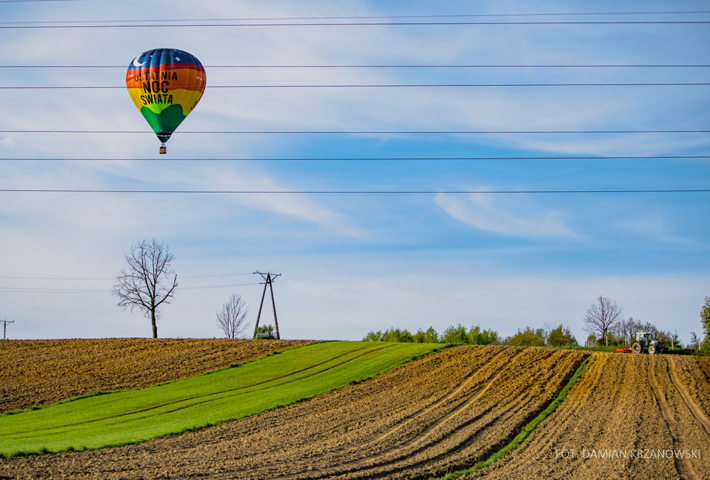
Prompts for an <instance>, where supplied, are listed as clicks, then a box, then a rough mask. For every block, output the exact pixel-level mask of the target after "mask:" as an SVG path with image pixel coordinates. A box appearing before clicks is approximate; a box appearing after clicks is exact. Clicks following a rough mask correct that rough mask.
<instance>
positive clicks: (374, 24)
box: [0, 20, 710, 30]
mask: <svg viewBox="0 0 710 480" xmlns="http://www.w3.org/2000/svg"><path fill="white" fill-rule="evenodd" d="M709 23H710V21H705V20H690V21H682V20H657V21H653V20H651V21H633V20H630V21H537V22H529V21H528V22H511V21H508V22H318V23H315V22H308V23H274V22H269V23H174V24H165V23H150V24H130V23H124V24H116V25H105V24H93V25H87V24H82V25H77V24H74V25H0V30H68V29H130V28H245V27H260V28H272V27H405V26H410V27H423V26H475V25H481V26H503V25H510V26H512V25H521V26H537V25H544V26H553V25H591V26H594V25H706V24H709Z"/></svg>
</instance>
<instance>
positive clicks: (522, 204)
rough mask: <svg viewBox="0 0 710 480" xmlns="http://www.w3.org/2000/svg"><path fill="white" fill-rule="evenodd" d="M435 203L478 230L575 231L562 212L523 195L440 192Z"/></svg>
mask: <svg viewBox="0 0 710 480" xmlns="http://www.w3.org/2000/svg"><path fill="white" fill-rule="evenodd" d="M435 201H436V204H437V205H438V206H439V207H441V209H442V210H444V211H445V212H446V213H447V214H449V215H450V216H451V217H453V218H455V219H456V220H458V221H460V222H463V223H465V224H467V225H470V226H472V227H475V228H477V229H479V230H484V231H487V232H492V233H497V234H501V235H508V236H514V237H527V238H561V239H565V238H572V237H575V236H576V234H575V233H574V232H573V231H572V230H571V229H570V228H569V227H568V226H567V225H566V224H565V223H564V221H563V220H562V219H563V217H564V214H563V213H562V212H560V211H557V210H549V209H545V208H544V207H541V206H538V205H535V204H534V202H533V201H532V200H531V199H530V198H527V197H524V196H517V195H516V196H515V197H512V196H510V197H506V198H504V199H503V198H501V196H494V195H491V194H483V193H473V194H468V195H466V196H460V195H452V194H444V193H439V194H437V196H436V199H435Z"/></svg>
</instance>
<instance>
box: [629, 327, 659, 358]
mask: <svg viewBox="0 0 710 480" xmlns="http://www.w3.org/2000/svg"><path fill="white" fill-rule="evenodd" d="M664 350H665V347H664V346H663V344H662V343H661V342H659V341H658V340H656V339H655V338H654V336H653V333H651V332H637V333H636V341H635V342H634V343H633V345H631V351H632V352H634V353H648V354H650V355H654V354H656V353H663V351H664Z"/></svg>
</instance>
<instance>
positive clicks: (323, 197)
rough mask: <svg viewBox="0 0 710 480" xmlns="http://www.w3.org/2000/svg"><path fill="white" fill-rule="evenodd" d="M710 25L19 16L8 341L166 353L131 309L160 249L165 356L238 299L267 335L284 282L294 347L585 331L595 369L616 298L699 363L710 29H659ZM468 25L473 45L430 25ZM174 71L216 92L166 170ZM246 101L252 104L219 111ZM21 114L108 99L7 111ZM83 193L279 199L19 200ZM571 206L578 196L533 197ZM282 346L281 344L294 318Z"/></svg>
mask: <svg viewBox="0 0 710 480" xmlns="http://www.w3.org/2000/svg"><path fill="white" fill-rule="evenodd" d="M708 10H709V9H708V8H707V4H706V2H704V1H693V0H674V1H673V2H670V1H653V0H649V1H644V2H633V1H632V2H624V3H623V4H619V3H618V2H612V1H581V0H580V1H569V2H564V3H561V2H551V1H538V2H533V3H531V2H524V1H505V0H501V1H486V0H478V1H476V2H470V1H455V0H450V1H446V2H430V1H427V2H425V1H403V0H388V1H386V2H383V1H363V0H348V1H334V0H328V1H316V0H302V1H299V2H293V1H285V0H284V1H277V0H258V1H257V0H254V1H226V0H212V1H210V2H194V1H189V2H188V1H181V0H171V1H169V2H168V1H162V0H156V1H153V2H151V4H150V8H149V9H147V8H146V7H145V3H144V2H135V1H122V2H111V1H101V0H95V1H88V0H87V1H45V2H24V1H20V2H7V1H3V2H0V18H1V19H2V22H0V87H2V88H0V320H3V319H6V320H10V321H14V323H13V324H10V325H8V329H7V335H8V338H28V339H35V338H103V337H147V336H150V335H151V329H150V322H149V320H147V319H146V318H145V317H144V316H143V315H142V314H141V313H140V312H139V311H136V310H134V311H133V312H130V311H123V310H121V309H120V308H118V307H117V306H116V303H117V301H118V299H117V298H116V297H114V296H113V295H112V294H111V289H112V286H113V283H114V281H115V277H116V276H117V275H118V274H119V272H120V270H121V269H122V268H124V266H125V258H124V256H125V254H127V253H128V252H129V251H130V249H131V246H132V245H134V244H136V243H138V242H140V241H141V240H143V239H152V238H155V239H156V240H158V241H159V242H161V243H163V244H165V245H167V246H168V247H169V250H170V252H171V253H172V254H174V256H175V260H174V262H173V267H174V269H175V272H176V273H177V275H178V280H179V287H178V289H177V291H176V294H175V298H174V299H173V302H172V303H171V304H170V305H166V306H165V307H164V308H163V309H162V318H161V320H160V321H159V324H158V333H159V336H161V337H173V338H175V337H180V338H187V337H199V338H212V337H220V336H222V332H221V331H220V330H219V328H218V327H217V325H216V315H215V314H216V311H217V310H220V309H221V307H222V304H223V302H225V301H226V300H227V299H228V298H229V296H230V295H232V294H238V295H241V296H242V297H243V299H244V301H245V302H246V304H247V307H248V308H249V316H248V320H249V321H250V325H251V327H252V328H253V326H254V324H255V322H256V316H257V312H258V310H259V302H260V300H261V295H262V289H263V285H260V284H259V282H260V281H261V278H260V277H259V276H258V275H254V274H253V272H255V271H257V270H258V271H262V272H267V271H268V272H272V273H280V274H281V276H280V277H278V278H277V280H276V281H275V283H274V293H275V300H276V308H277V312H278V320H279V327H280V332H281V335H282V338H291V339H342V340H359V339H361V338H362V337H364V336H365V335H366V334H367V333H368V332H370V331H374V330H384V329H387V328H391V327H397V328H407V329H409V330H410V331H412V332H415V331H416V330H418V329H427V328H428V327H430V326H433V327H434V328H435V329H436V330H438V331H439V332H442V331H443V330H444V329H445V328H447V327H448V326H450V325H457V324H459V323H460V324H463V325H464V326H467V327H470V326H473V325H480V326H481V327H482V328H485V329H493V330H496V331H498V332H499V333H500V334H501V335H502V336H508V335H512V334H515V333H516V331H517V330H518V329H523V328H525V327H526V326H531V327H533V328H540V327H543V326H546V325H547V326H550V325H559V324H563V325H565V326H568V327H570V328H571V330H572V332H573V333H574V335H575V336H576V337H577V339H578V340H579V341H580V342H583V341H584V339H585V338H586V333H585V332H584V330H583V322H582V319H583V317H584V314H585V312H586V310H587V309H588V308H589V307H590V306H591V305H592V304H593V303H594V302H595V301H596V299H597V297H599V296H606V297H608V298H610V299H612V300H614V301H616V302H617V303H618V304H619V305H620V306H621V307H623V309H624V317H625V318H628V317H633V318H634V319H637V320H641V321H643V322H651V323H653V324H655V325H657V326H658V327H659V328H660V329H662V330H666V331H672V332H673V331H677V333H678V335H679V336H680V338H681V340H682V341H683V342H685V343H687V342H688V341H689V339H690V335H691V332H696V333H698V334H702V328H701V324H700V317H699V312H700V309H701V307H702V305H703V303H704V298H705V296H707V295H710V273H709V272H710V240H709V239H710V225H709V223H708V221H707V219H708V218H710V216H709V214H710V193H708V192H688V190H708V189H710V159H708V158H707V157H708V155H710V133H708V130H710V129H709V128H708V127H709V126H710V122H709V120H710V111H709V110H708V108H707V107H708V104H709V102H710V86H708V85H707V83H708V82H709V81H710V50H708V48H707V45H709V44H710V24H703V23H674V24H667V23H666V24H662V23H638V22H669V21H676V22H703V21H710V11H708ZM672 12H680V13H672ZM683 12H685V13H683ZM688 12H689V13H688ZM641 13H643V14H641ZM541 14H544V15H541ZM337 17H347V18H337ZM445 22H454V23H459V24H458V25H431V23H445ZM471 22H477V23H485V24H483V25H481V24H479V25H471V24H465V23H471ZM530 22H537V23H539V22H543V23H544V24H537V25H534V24H533V25H530V24H525V23H530ZM551 22H552V23H551ZM555 22H557V23H558V24H555ZM559 22H564V24H559ZM584 22H592V23H584ZM593 22H607V23H602V24H599V23H593ZM608 22H617V23H608ZM618 22H622V23H618ZM623 22H637V23H633V24H629V23H623ZM220 23H222V24H224V23H227V24H231V25H232V26H221V27H220V26H215V25H217V24H220ZM279 23H281V24H288V25H280V26H279V25H274V24H279ZM303 23H308V24H310V25H295V24H303ZM314 23H331V25H313V24H314ZM342 23H360V24H362V23H379V24H380V25H342ZM393 23H395V25H393ZM396 23H419V25H396ZM421 23H430V25H421ZM521 23H523V24H521ZM176 24H177V25H183V26H180V27H176V26H169V25H176ZM186 24H191V25H194V24H199V25H202V26H193V27H185V26H184V25H186ZM235 24H251V26H234V25H235ZM254 24H259V25H254ZM332 24H338V25H332ZM18 27H23V28H18ZM37 27H41V28H37ZM67 27H72V28H67ZM96 27H101V28H96ZM160 47H170V48H177V49H181V50H185V51H188V52H190V53H191V54H193V55H194V56H196V57H197V58H199V59H200V61H201V62H202V64H203V65H204V66H205V69H206V75H207V89H206V91H205V93H204V96H203V97H202V99H201V101H200V103H199V105H198V106H197V108H196V109H195V110H194V112H193V113H192V114H191V115H190V116H189V117H188V118H187V119H186V120H185V122H184V123H183V124H182V125H181V126H180V127H179V128H178V130H177V132H176V133H175V134H174V136H173V138H172V139H171V140H170V142H169V143H168V153H167V155H160V154H159V153H158V146H159V145H160V142H159V141H158V140H157V138H156V137H155V136H154V135H153V133H152V131H151V130H150V127H149V126H148V124H147V123H146V122H145V120H144V119H143V118H142V116H141V115H140V113H139V111H138V110H137V109H136V108H135V106H134V105H133V103H132V102H131V100H130V98H129V96H128V94H127V92H126V90H125V81H124V80H125V72H126V69H127V67H128V65H129V63H130V62H131V61H132V60H133V59H134V58H135V57H136V56H137V55H139V54H140V53H142V52H144V51H147V50H150V49H153V48H160ZM652 65H655V66H656V67H650V66H652ZM659 65H664V66H665V67H658V66H659ZM669 65H674V66H675V67H669ZM20 66H21V67H25V68H17V67H20ZM47 66H55V67H61V68H46V67H47ZM68 66H74V67H82V68H68ZM285 66H291V67H293V66H300V67H304V66H310V68H284V67H285ZM315 66H317V67H318V68H315ZM354 66H359V67H358V68H354ZM374 66H377V68H374ZM403 66H409V67H407V68H404V67H403ZM415 66H416V68H414V67H415ZM572 66H577V67H574V68H573V67H572ZM580 66H586V67H580ZM594 66H595V67H594ZM601 66H604V67H601ZM640 66H643V67H640ZM84 67H92V68H84ZM228 67H229V68H228ZM277 67H280V68H277ZM659 83H660V84H663V85H658V84H659ZM491 84H493V85H497V86H475V87H473V86H470V85H491ZM521 84H526V85H530V84H534V85H536V86H520V85H521ZM540 84H546V85H547V86H540ZM550 84H557V85H558V86H550ZM559 84H567V86H559ZM570 84H572V85H570ZM580 84H584V85H580ZM589 84H596V85H589ZM600 84H606V85H600ZM608 84H617V85H616V86H611V85H608ZM618 84H625V85H618ZM643 84H646V85H643ZM648 84H656V85H648ZM670 84H675V85H670ZM678 84H684V85H678ZM692 84H695V85H692ZM697 84H705V85H697ZM235 85H241V86H250V87H249V88H220V87H224V86H235ZM298 85H301V86H303V85H305V86H308V87H296V86H298ZM314 85H330V87H320V88H318V87H313V86H314ZM333 85H349V86H350V87H333ZM357 85H371V86H370V87H362V86H359V87H357ZM372 85H379V86H377V87H373V86H372ZM383 85H400V86H399V87H384V86H383ZM401 85H420V86H418V87H414V86H410V87H403V86H401ZM421 85H449V86H436V87H433V86H429V87H426V86H421ZM451 85H469V86H451ZM515 85H517V86H515ZM20 86H25V87H26V86H35V87H61V86H73V87H76V86H82V87H102V88H84V89H81V88H75V89H57V88H46V89H17V88H7V87H20ZM266 86H268V88H265V87H266ZM105 87H111V88H105ZM57 130H71V131H93V132H94V133H49V132H47V131H55V132H56V131H57ZM96 132H103V133H96ZM122 132H123V133H122ZM126 132H129V133H126ZM200 132H203V133H200ZM215 132H232V133H215ZM235 132H237V133H235ZM239 132H241V133H239ZM244 132H252V133H244ZM254 132H256V133H254ZM285 132H301V133H285ZM308 132H331V133H308ZM358 132H361V133H358ZM362 132H365V133H362ZM397 132H399V133H397ZM434 132H440V133H434ZM462 132H466V133H462ZM545 132H554V133H545ZM571 132H578V133H571ZM595 132H597V133H595ZM599 132H603V133H599ZM621 132H625V133H621ZM634 132H643V133H634ZM560 157H562V158H560ZM629 157H636V158H629ZM659 157H662V158H659ZM668 157H672V158H668ZM703 157H705V158H703ZM267 159H268V160H267ZM294 159H297V160H294ZM356 159H360V160H356ZM363 159H364V160H363ZM67 189H77V190H99V191H101V190H104V191H105V190H134V191H135V190H151V191H156V190H163V191H164V190H172V191H174V190H182V191H189V190H211V191H214V190H218V191H266V192H281V193H263V194H174V193H173V194H166V193H162V194H161V193H106V192H104V193H48V192H22V191H17V190H67ZM2 190H4V191H2ZM8 190H14V191H8ZM638 190H644V191H647V192H646V193H639V192H636V193H629V191H638ZM649 190H653V191H654V192H648V191H649ZM659 190H661V191H666V192H659ZM668 190H684V191H685V192H675V193H669V192H667V191H668ZM550 191H555V192H560V191H564V192H566V193H533V192H550ZM590 191H605V192H609V191H625V193H589V192H590ZM284 192H288V193H284ZM323 192H331V193H323ZM332 192H350V193H332ZM353 192H355V193H353ZM358 192H359V193H358ZM363 192H370V193H363ZM373 192H375V193H373ZM377 192H389V193H377ZM404 192H410V193H404ZM412 192H413V193H412ZM505 192H507V193H505ZM510 192H514V193H510ZM525 192H527V193H525ZM584 192H587V193H584ZM268 300H269V297H268V295H267V301H268ZM261 322H262V323H267V324H268V323H273V314H272V313H271V308H270V305H269V304H266V305H265V309H264V314H263V316H262V319H261Z"/></svg>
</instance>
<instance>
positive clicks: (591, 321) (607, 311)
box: [584, 295, 624, 345]
mask: <svg viewBox="0 0 710 480" xmlns="http://www.w3.org/2000/svg"><path fill="white" fill-rule="evenodd" d="M623 313H624V309H623V308H621V307H620V306H619V305H618V304H617V303H616V302H615V301H613V300H611V299H609V298H607V297H604V296H601V295H600V296H599V298H597V303H594V304H592V306H591V307H589V309H588V310H587V313H586V314H585V315H584V330H585V331H586V332H587V333H590V334H592V333H593V334H595V335H598V336H599V337H598V338H600V339H601V338H604V339H606V342H607V345H608V344H609V338H608V336H607V335H608V333H609V331H610V330H611V328H612V327H614V326H615V325H616V323H617V322H618V321H619V320H620V319H621V316H622V314H623Z"/></svg>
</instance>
